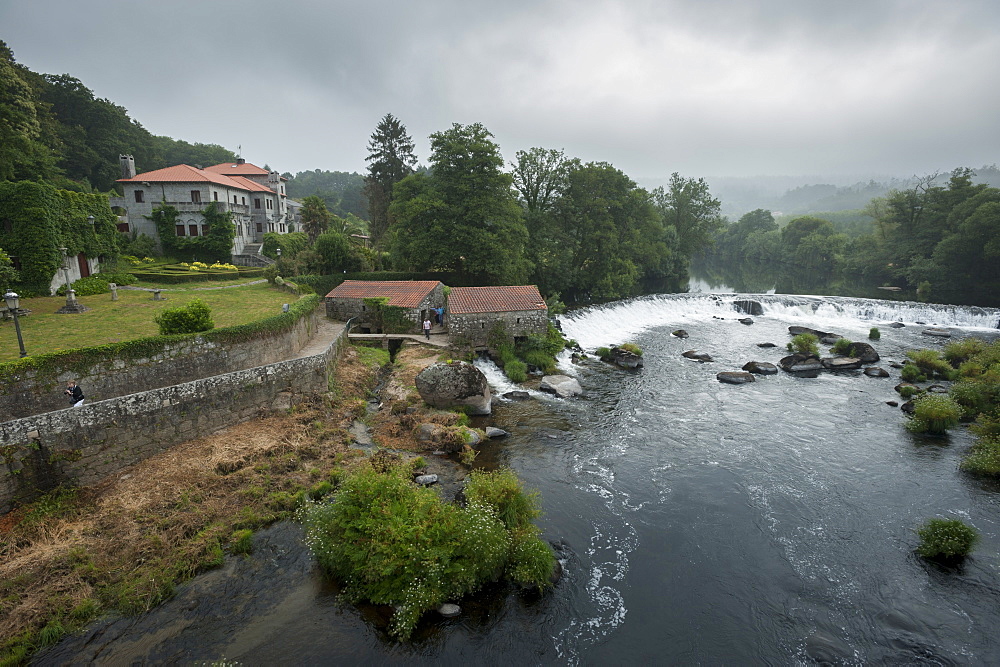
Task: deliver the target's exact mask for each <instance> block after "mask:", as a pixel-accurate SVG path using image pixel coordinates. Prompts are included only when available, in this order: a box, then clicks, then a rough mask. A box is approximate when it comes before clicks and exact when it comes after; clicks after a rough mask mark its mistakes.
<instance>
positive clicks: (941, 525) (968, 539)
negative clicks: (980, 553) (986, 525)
mask: <svg viewBox="0 0 1000 667" xmlns="http://www.w3.org/2000/svg"><path fill="white" fill-rule="evenodd" d="M917 535H919V536H920V546H919V547H917V554H919V555H920V556H923V557H924V558H931V559H943V560H954V559H961V558H964V557H965V556H967V555H969V553H970V552H971V551H972V547H973V546H975V544H976V542H977V541H978V540H979V531H977V530H976V529H975V528H973V527H972V526H968V525H966V524H965V523H964V522H962V521H960V520H958V519H931V520H930V521H928V522H927V523H925V524H924V525H923V526H921V527H920V528H919V529H918V530H917Z"/></svg>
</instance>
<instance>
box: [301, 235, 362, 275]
mask: <svg viewBox="0 0 1000 667" xmlns="http://www.w3.org/2000/svg"><path fill="white" fill-rule="evenodd" d="M313 250H314V251H315V252H316V253H317V254H318V256H319V257H318V259H319V264H318V265H316V266H310V268H311V269H312V270H314V271H316V273H320V274H331V273H340V272H342V271H343V272H346V271H358V270H360V269H362V268H363V266H364V260H363V259H362V257H361V255H360V253H359V252H358V248H357V247H356V246H355V245H354V244H353V243H351V240H350V239H349V238H347V236H346V235H344V234H341V233H340V232H335V231H328V232H324V233H322V234H320V235H319V237H318V238H317V239H316V242H315V243H314V244H313Z"/></svg>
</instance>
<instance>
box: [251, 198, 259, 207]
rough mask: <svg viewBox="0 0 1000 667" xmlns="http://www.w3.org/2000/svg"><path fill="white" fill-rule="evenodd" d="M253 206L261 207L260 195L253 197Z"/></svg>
mask: <svg viewBox="0 0 1000 667" xmlns="http://www.w3.org/2000/svg"><path fill="white" fill-rule="evenodd" d="M253 207H254V208H260V197H254V198H253Z"/></svg>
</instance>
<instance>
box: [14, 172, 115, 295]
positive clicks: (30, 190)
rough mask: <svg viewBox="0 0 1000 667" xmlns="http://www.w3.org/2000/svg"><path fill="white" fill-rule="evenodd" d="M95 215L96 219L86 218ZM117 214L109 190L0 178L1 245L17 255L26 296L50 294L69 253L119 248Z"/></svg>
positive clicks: (98, 253)
mask: <svg viewBox="0 0 1000 667" xmlns="http://www.w3.org/2000/svg"><path fill="white" fill-rule="evenodd" d="M91 215H92V216H94V224H93V225H91V224H90V223H89V222H88V221H87V217H88V216H91ZM117 221H118V219H117V218H116V217H115V215H114V213H112V212H111V207H110V205H109V204H108V197H107V195H104V194H91V193H84V192H71V191H69V190H60V189H58V188H55V187H54V186H52V185H48V184H46V183H36V182H34V181H2V182H0V248H3V249H4V250H5V251H6V252H7V254H8V255H11V256H12V257H17V259H18V261H19V263H20V281H19V282H18V283H16V284H15V285H14V289H15V290H17V291H18V292H19V293H20V294H21V295H22V296H33V295H47V294H49V287H50V285H51V283H52V278H53V277H54V276H55V275H56V271H58V270H59V267H60V266H61V262H62V256H61V254H60V252H59V248H66V249H67V251H68V254H69V256H70V257H75V256H76V255H79V254H80V253H83V254H84V255H86V256H87V257H88V258H91V259H94V258H100V257H110V256H114V255H115V254H116V253H117V248H116V245H115V240H116V238H117V234H118V229H117V226H116V224H117Z"/></svg>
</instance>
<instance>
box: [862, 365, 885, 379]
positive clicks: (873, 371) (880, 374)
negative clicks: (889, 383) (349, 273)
mask: <svg viewBox="0 0 1000 667" xmlns="http://www.w3.org/2000/svg"><path fill="white" fill-rule="evenodd" d="M865 375H867V376H868V377H870V378H887V377H889V371H887V370H885V369H884V368H879V367H878V366H871V367H870V368H866V369H865Z"/></svg>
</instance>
